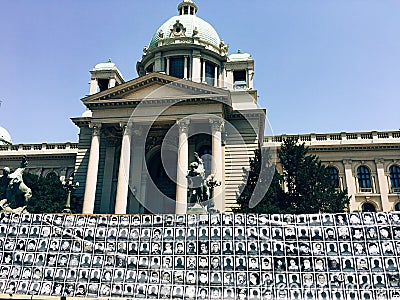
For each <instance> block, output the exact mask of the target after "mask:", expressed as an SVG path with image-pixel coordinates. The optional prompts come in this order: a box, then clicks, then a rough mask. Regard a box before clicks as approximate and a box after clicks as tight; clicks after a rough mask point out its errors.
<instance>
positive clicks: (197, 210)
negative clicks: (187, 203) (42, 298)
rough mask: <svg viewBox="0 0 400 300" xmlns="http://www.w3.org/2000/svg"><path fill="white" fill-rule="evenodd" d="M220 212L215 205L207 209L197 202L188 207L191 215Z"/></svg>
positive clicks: (188, 212)
mask: <svg viewBox="0 0 400 300" xmlns="http://www.w3.org/2000/svg"><path fill="white" fill-rule="evenodd" d="M219 213H220V212H219V210H218V209H215V208H213V207H210V208H209V209H207V208H206V207H204V206H201V205H200V204H199V203H196V204H195V205H193V206H191V207H188V209H187V214H189V215H194V214H198V215H203V214H219Z"/></svg>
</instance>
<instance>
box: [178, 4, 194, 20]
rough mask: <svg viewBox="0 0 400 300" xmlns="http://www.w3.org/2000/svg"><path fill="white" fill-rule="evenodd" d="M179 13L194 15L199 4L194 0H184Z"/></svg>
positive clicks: (179, 7) (179, 6)
mask: <svg viewBox="0 0 400 300" xmlns="http://www.w3.org/2000/svg"><path fill="white" fill-rule="evenodd" d="M178 12H179V15H193V16H195V15H196V13H197V5H196V4H195V3H194V2H193V1H192V0H182V2H181V3H179V5H178Z"/></svg>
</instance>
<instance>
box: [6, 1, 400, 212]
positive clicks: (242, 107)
mask: <svg viewBox="0 0 400 300" xmlns="http://www.w3.org/2000/svg"><path fill="white" fill-rule="evenodd" d="M197 10H198V7H197V6H196V4H195V3H194V2H192V1H191V0H184V1H182V2H181V3H180V4H179V5H178V14H177V15H176V16H173V17H171V18H170V19H169V20H168V21H166V22H165V23H164V24H162V25H161V26H160V27H159V28H158V29H157V30H156V32H155V33H154V35H153V37H152V38H151V41H150V43H149V44H148V46H147V47H145V48H144V49H143V55H142V58H141V60H140V61H138V62H137V65H136V69H137V74H138V77H137V78H134V79H131V80H125V79H124V77H123V75H122V74H121V72H120V71H119V69H118V68H117V66H116V65H115V64H114V63H113V62H112V61H111V60H109V61H107V62H103V63H99V64H97V65H95V67H94V68H93V69H92V70H90V74H91V78H90V90H89V95H87V96H85V97H84V98H82V99H81V101H82V102H83V104H84V105H85V106H86V111H85V112H83V114H82V115H81V116H78V117H73V118H72V122H73V123H74V124H75V125H76V126H78V127H79V130H80V133H79V141H78V142H77V143H60V144H51V143H43V144H12V143H11V138H10V136H9V135H8V133H7V131H6V130H4V129H1V132H0V133H1V139H0V144H1V145H0V167H1V168H3V167H6V166H8V167H12V168H16V167H17V166H18V164H19V162H20V159H21V157H22V156H24V155H26V156H27V158H28V160H29V167H28V170H29V171H30V172H33V173H36V174H39V175H42V176H47V175H48V174H50V173H52V174H53V173H55V174H56V175H57V176H59V177H60V178H66V177H69V176H70V175H71V173H72V172H75V180H76V181H78V182H79V184H80V185H79V188H78V189H77V191H76V192H75V194H76V196H77V197H78V199H80V208H81V210H80V211H81V212H82V213H84V214H135V213H148V212H151V213H179V214H180V213H186V211H187V202H188V193H187V188H188V184H187V178H186V174H187V171H188V169H189V168H190V164H191V162H192V161H194V153H195V152H197V153H198V154H199V156H200V157H201V158H202V160H203V163H204V169H205V174H206V175H210V174H212V175H213V176H214V178H215V180H216V181H217V182H218V183H220V185H217V186H215V188H214V191H213V195H214V198H213V200H214V203H215V208H216V209H218V210H219V211H220V212H230V211H231V208H232V207H235V205H236V197H237V195H238V193H239V192H240V191H239V190H238V188H239V186H240V184H241V183H242V182H243V169H242V168H243V167H246V166H248V165H249V158H250V157H251V156H252V155H253V154H254V150H255V149H256V148H258V147H275V148H278V147H279V146H280V144H281V143H282V141H283V140H284V139H287V138H293V137H295V138H298V139H299V141H300V142H302V143H305V145H306V146H308V147H309V149H310V152H311V153H312V154H315V155H318V156H319V158H320V159H321V160H322V162H323V163H324V164H326V165H328V166H329V168H330V171H331V174H332V179H333V180H334V181H335V184H336V185H337V188H338V189H346V190H347V191H348V194H349V196H350V197H351V201H350V207H349V211H350V212H358V211H369V212H371V211H377V212H381V211H383V212H390V211H398V210H400V131H387V132H377V131H372V132H336V133H318V134H314V133H311V134H301V135H281V136H272V135H271V134H269V133H267V134H265V132H268V130H265V126H266V123H267V122H266V121H265V118H266V110H265V109H263V108H260V107H259V106H258V105H257V89H256V88H255V87H254V85H253V77H254V69H255V62H254V60H253V58H252V56H251V55H250V54H248V53H242V52H240V51H238V52H237V53H229V49H228V45H227V44H226V43H225V42H224V41H223V40H221V38H220V36H219V35H218V33H217V31H216V30H215V29H214V28H213V26H212V25H210V24H209V23H208V22H206V21H204V20H203V19H201V18H199V17H198V16H197ZM316 126H317V124H316ZM276 167H277V169H278V170H280V165H279V162H277V163H276Z"/></svg>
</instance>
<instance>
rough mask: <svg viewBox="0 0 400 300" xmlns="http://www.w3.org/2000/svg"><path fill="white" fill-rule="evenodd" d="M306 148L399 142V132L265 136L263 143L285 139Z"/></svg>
mask: <svg viewBox="0 0 400 300" xmlns="http://www.w3.org/2000/svg"><path fill="white" fill-rule="evenodd" d="M296 138H298V139H299V141H300V142H304V143H305V144H306V145H307V146H313V145H341V144H369V143H371V144H372V143H393V142H396V143H397V142H400V131H383V132H378V131H370V132H340V133H324V134H317V133H311V134H299V135H286V134H283V135H277V136H265V137H264V143H274V144H277V145H279V144H281V143H282V142H283V141H284V140H285V139H296Z"/></svg>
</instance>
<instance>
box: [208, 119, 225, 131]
mask: <svg viewBox="0 0 400 300" xmlns="http://www.w3.org/2000/svg"><path fill="white" fill-rule="evenodd" d="M209 122H210V124H211V129H212V130H213V131H222V128H223V127H224V121H223V120H222V119H214V118H211V119H210V120H209Z"/></svg>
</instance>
